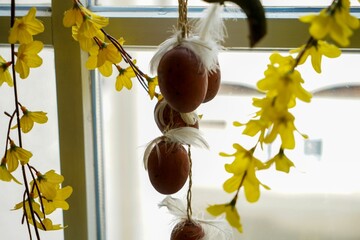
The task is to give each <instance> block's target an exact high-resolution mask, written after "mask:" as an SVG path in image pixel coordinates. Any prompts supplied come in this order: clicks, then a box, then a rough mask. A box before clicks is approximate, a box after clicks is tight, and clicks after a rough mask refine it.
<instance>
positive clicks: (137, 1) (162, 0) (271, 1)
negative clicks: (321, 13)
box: [92, 0, 359, 7]
mask: <svg viewBox="0 0 360 240" xmlns="http://www.w3.org/2000/svg"><path fill="white" fill-rule="evenodd" d="M92 2H95V5H97V6H173V7H174V6H177V3H178V1H177V0H152V1H146V0H132V1H131V0H123V1H117V0H95V1H92ZM261 2H262V4H263V5H264V6H267V7H269V6H273V7H294V6H298V7H305V6H306V7H308V6H311V7H323V6H328V5H329V3H330V1H329V0H318V1H311V0H297V1H287V0H263V1H261ZM188 4H189V6H205V5H206V3H205V2H204V1H201V0H190V1H188ZM351 4H352V5H353V6H359V2H358V1H356V0H351Z"/></svg>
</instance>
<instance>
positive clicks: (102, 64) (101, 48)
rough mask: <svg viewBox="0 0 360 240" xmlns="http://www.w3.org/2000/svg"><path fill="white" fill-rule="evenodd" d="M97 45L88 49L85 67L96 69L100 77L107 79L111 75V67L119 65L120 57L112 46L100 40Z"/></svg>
mask: <svg viewBox="0 0 360 240" xmlns="http://www.w3.org/2000/svg"><path fill="white" fill-rule="evenodd" d="M119 41H121V40H119ZM98 44H99V45H95V46H93V47H92V48H91V49H90V52H89V53H90V56H89V58H88V60H87V62H86V67H87V68H88V69H90V70H92V69H95V68H98V69H99V71H100V73H101V74H102V75H104V76H105V77H109V76H111V74H112V65H113V64H117V63H119V62H120V61H121V59H122V57H121V54H120V53H119V51H118V49H117V48H116V47H115V45H114V44H112V43H105V42H102V41H100V40H99V43H98Z"/></svg>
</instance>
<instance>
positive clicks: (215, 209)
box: [206, 204, 227, 216]
mask: <svg viewBox="0 0 360 240" xmlns="http://www.w3.org/2000/svg"><path fill="white" fill-rule="evenodd" d="M226 206H227V204H215V205H211V206H209V207H208V208H207V209H206V210H207V211H208V213H210V214H211V215H213V216H219V215H221V214H223V213H225V211H226Z"/></svg>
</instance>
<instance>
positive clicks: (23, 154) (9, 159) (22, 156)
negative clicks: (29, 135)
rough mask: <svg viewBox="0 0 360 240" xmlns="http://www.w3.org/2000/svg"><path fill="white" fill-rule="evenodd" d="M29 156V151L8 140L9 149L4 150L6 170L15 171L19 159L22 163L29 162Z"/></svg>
mask: <svg viewBox="0 0 360 240" xmlns="http://www.w3.org/2000/svg"><path fill="white" fill-rule="evenodd" d="M31 157H32V153H31V152H29V151H28V150H25V149H23V148H21V147H18V146H16V145H15V143H14V142H13V141H10V149H8V150H7V151H6V165H7V167H8V171H9V172H13V171H15V170H16V169H17V167H18V166H19V161H20V163H21V164H22V165H24V164H26V163H28V162H29V159H30V158H31Z"/></svg>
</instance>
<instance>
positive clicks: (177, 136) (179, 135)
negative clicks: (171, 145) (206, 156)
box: [164, 127, 209, 149]
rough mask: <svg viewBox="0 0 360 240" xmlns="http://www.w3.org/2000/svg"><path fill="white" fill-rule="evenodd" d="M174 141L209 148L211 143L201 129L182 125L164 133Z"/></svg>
mask: <svg viewBox="0 0 360 240" xmlns="http://www.w3.org/2000/svg"><path fill="white" fill-rule="evenodd" d="M164 136H165V137H167V138H169V139H170V140H171V141H173V142H179V143H181V144H186V145H191V146H195V147H200V148H205V149H209V144H208V143H207V141H206V140H205V138H204V137H203V136H201V133H200V131H199V129H197V128H193V127H180V128H174V129H170V130H169V131H167V132H166V133H165V134H164Z"/></svg>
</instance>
